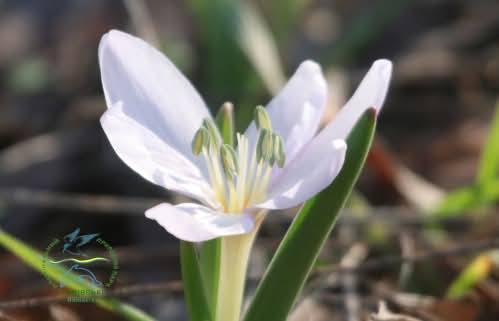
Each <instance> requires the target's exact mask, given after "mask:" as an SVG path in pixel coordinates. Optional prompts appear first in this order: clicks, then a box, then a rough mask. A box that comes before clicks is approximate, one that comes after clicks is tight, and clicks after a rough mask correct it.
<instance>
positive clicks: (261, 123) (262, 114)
mask: <svg viewBox="0 0 499 321" xmlns="http://www.w3.org/2000/svg"><path fill="white" fill-rule="evenodd" d="M255 123H256V127H257V128H258V129H269V130H271V129H272V122H271V121H270V117H269V113H267V110H266V109H265V108H264V107H263V106H256V108H255Z"/></svg>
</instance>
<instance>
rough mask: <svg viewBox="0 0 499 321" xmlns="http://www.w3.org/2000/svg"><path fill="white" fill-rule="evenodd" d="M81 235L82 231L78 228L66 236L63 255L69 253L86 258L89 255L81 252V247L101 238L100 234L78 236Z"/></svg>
mask: <svg viewBox="0 0 499 321" xmlns="http://www.w3.org/2000/svg"><path fill="white" fill-rule="evenodd" d="M78 234H80V229H79V228H77V229H76V230H74V231H73V232H71V233H69V234H68V235H66V236H64V245H63V247H62V253H69V254H72V255H79V256H84V257H86V256H87V255H86V254H85V253H83V252H82V251H81V247H82V246H83V245H85V244H87V243H88V242H90V241H92V240H93V239H95V238H96V237H97V236H99V233H95V234H86V235H78Z"/></svg>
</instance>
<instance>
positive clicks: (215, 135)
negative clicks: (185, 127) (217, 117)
mask: <svg viewBox="0 0 499 321" xmlns="http://www.w3.org/2000/svg"><path fill="white" fill-rule="evenodd" d="M203 127H204V128H206V130H207V131H208V134H209V135H210V143H211V144H213V148H214V149H216V150H218V148H219V147H220V144H221V143H222V137H221V136H220V132H219V130H218V127H217V125H216V124H215V123H214V122H213V120H212V119H211V118H205V119H204V120H203Z"/></svg>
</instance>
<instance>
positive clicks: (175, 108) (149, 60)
mask: <svg viewBox="0 0 499 321" xmlns="http://www.w3.org/2000/svg"><path fill="white" fill-rule="evenodd" d="M99 64H100V70H101V78H102V86H103V88H104V94H105V97H106V102H107V106H108V107H109V108H113V106H115V105H116V104H117V103H118V102H119V101H122V102H123V105H122V106H123V112H124V113H125V114H127V115H128V116H129V117H130V118H133V119H134V120H135V121H136V122H137V123H139V124H141V125H142V126H143V127H145V128H148V129H149V130H150V131H151V132H153V133H154V134H155V135H156V136H157V137H158V138H160V139H161V140H163V141H164V142H165V143H167V144H168V145H170V146H172V147H173V148H175V149H176V150H178V151H179V152H181V153H182V154H184V156H186V157H187V158H190V159H192V160H193V161H194V162H196V161H195V160H194V156H193V155H192V153H191V149H190V143H191V141H192V138H193V137H194V133H195V131H196V130H197V129H198V128H199V126H200V125H201V122H202V119H203V118H206V117H211V116H210V113H209V111H208V109H207V108H206V105H205V103H204V102H203V100H202V98H201V97H200V96H199V94H198V93H197V91H196V90H195V89H194V88H193V86H192V85H191V84H190V83H189V81H188V80H187V79H186V78H185V77H184V76H183V75H182V73H181V72H180V71H179V70H178V69H177V68H176V67H175V66H174V65H173V63H172V62H171V61H170V60H168V58H166V57H165V56H164V55H163V54H161V53H160V52H159V51H158V50H156V49H155V48H153V47H151V46H150V45H149V44H147V43H146V42H144V41H143V40H141V39H138V38H136V37H133V36H131V35H129V34H126V33H124V32H121V31H117V30H112V31H110V32H108V33H107V34H105V35H104V36H103V37H102V40H101V42H100V45H99Z"/></svg>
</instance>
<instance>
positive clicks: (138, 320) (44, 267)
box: [0, 229, 154, 321]
mask: <svg viewBox="0 0 499 321" xmlns="http://www.w3.org/2000/svg"><path fill="white" fill-rule="evenodd" d="M0 244H1V245H2V246H3V247H5V248H6V249H7V250H9V251H10V252H11V253H13V254H14V255H16V256H17V257H19V258H20V259H21V260H23V261H24V262H25V263H26V264H28V265H29V266H31V267H32V268H34V269H35V270H37V271H38V272H40V273H43V274H45V275H46V276H47V277H49V278H50V279H52V280H54V281H56V282H60V283H63V284H64V285H65V286H66V287H67V288H70V289H72V290H90V291H93V292H97V291H100V292H102V291H103V289H102V288H99V287H97V286H96V285H94V284H92V283H89V282H87V281H85V280H84V279H82V278H81V277H80V276H79V275H76V274H74V273H68V272H67V271H66V269H64V268H63V267H61V266H59V265H54V264H45V263H44V261H45V260H44V255H43V254H42V253H40V252H39V251H37V250H36V249H34V248H32V247H31V246H29V245H27V244H25V243H23V242H22V241H20V240H18V239H16V238H15V237H13V236H12V235H10V234H8V233H7V232H5V231H4V230H2V229H0ZM95 303H96V304H97V305H99V306H101V307H103V308H105V309H107V310H109V311H111V312H113V313H116V314H120V315H121V316H123V317H124V318H126V319H127V320H132V321H153V320H154V318H153V317H151V316H149V315H148V314H146V313H145V312H143V311H141V310H139V309H138V308H136V307H134V306H131V305H129V304H126V303H122V302H120V301H118V300H116V299H113V298H96V300H95Z"/></svg>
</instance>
